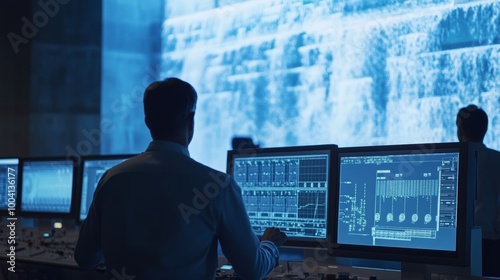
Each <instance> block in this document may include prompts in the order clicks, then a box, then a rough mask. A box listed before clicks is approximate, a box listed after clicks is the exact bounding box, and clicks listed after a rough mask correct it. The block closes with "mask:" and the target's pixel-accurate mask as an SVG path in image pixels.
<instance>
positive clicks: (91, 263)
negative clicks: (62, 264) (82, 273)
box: [75, 195, 104, 270]
mask: <svg viewBox="0 0 500 280" xmlns="http://www.w3.org/2000/svg"><path fill="white" fill-rule="evenodd" d="M95 198H96V196H95V195H94V201H92V204H91V205H90V209H89V212H88V215H87V218H86V219H85V221H83V223H82V225H81V227H80V235H79V236H78V241H77V243H76V247H75V261H76V263H77V264H78V266H79V267H80V268H81V269H85V270H90V269H95V268H97V267H98V266H99V265H101V264H103V263H104V256H103V252H102V246H101V244H102V243H101V229H100V222H99V221H100V219H99V217H98V214H97V211H96V205H95Z"/></svg>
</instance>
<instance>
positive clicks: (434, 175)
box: [330, 143, 474, 266]
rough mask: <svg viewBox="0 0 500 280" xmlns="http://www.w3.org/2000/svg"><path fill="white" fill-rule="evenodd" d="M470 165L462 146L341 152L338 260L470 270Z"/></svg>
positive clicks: (335, 229)
mask: <svg viewBox="0 0 500 280" xmlns="http://www.w3.org/2000/svg"><path fill="white" fill-rule="evenodd" d="M468 160H470V161H473V160H474V159H473V158H472V157H469V155H468V150H467V146H466V145H460V144H459V143H440V144H425V145H397V146H375V147H358V148H340V149H339V153H338V180H337V184H335V193H336V195H335V196H334V197H332V198H334V200H331V201H330V204H331V205H335V206H334V207H333V208H334V209H335V218H336V219H332V221H333V223H332V230H331V231H332V233H333V235H332V236H333V240H332V242H333V243H334V244H335V247H336V249H334V250H333V254H334V255H338V256H348V257H356V258H364V259H382V260H394V261H401V262H414V263H433V264H442V265H459V266H465V265H467V262H468V261H469V260H468V259H467V256H466V254H467V252H468V248H467V244H466V243H467V242H466V240H467V239H468V234H469V231H470V226H471V224H472V218H471V213H472V211H471V201H472V200H471V195H472V194H471V190H472V189H473V186H470V187H468V185H470V184H471V181H468V177H469V179H471V178H472V177H473V176H470V175H469V174H468V170H469V169H473V168H469V167H470V166H469V162H468ZM470 171H473V170H470ZM467 227H469V229H468V230H469V231H468V230H467ZM468 242H469V243H468V244H470V241H468Z"/></svg>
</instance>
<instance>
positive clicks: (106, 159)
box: [79, 155, 132, 221]
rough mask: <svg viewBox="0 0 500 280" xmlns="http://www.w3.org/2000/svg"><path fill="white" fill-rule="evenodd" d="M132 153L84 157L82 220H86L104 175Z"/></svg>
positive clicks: (81, 202)
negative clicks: (95, 192) (98, 184)
mask: <svg viewBox="0 0 500 280" xmlns="http://www.w3.org/2000/svg"><path fill="white" fill-rule="evenodd" d="M130 157H132V155H120V156H95V157H84V158H82V163H81V166H82V172H81V174H82V176H81V178H80V180H81V182H80V183H81V196H80V214H79V219H80V221H83V220H85V218H86V217H87V213H88V211H89V208H90V204H91V203H92V198H93V196H94V191H95V189H96V187H97V183H98V182H99V180H100V179H101V177H102V175H103V174H104V173H105V172H106V171H107V170H108V169H110V168H111V167H113V166H115V165H117V164H119V163H121V162H123V161H125V160H126V159H128V158H130Z"/></svg>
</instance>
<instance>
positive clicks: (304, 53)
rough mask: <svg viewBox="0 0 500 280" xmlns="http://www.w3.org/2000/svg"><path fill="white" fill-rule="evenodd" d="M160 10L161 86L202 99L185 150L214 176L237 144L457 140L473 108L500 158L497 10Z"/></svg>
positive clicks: (259, 6) (448, 5) (315, 2)
mask: <svg viewBox="0 0 500 280" xmlns="http://www.w3.org/2000/svg"><path fill="white" fill-rule="evenodd" d="M165 3H166V4H165V5H166V7H165V10H166V11H167V12H166V15H165V18H166V20H165V22H164V24H163V33H162V34H161V37H162V67H161V69H162V71H161V77H166V76H177V77H180V78H182V79H185V80H187V81H189V82H190V83H192V84H193V86H194V87H195V88H196V89H197V90H198V93H199V104H198V108H197V113H196V130H195V137H194V140H193V142H192V143H191V145H190V151H191V155H192V156H193V158H195V159H197V160H199V161H201V162H203V163H205V164H207V165H209V166H212V167H215V168H218V169H220V170H224V169H225V153H226V150H228V149H230V143H231V138H232V137H233V136H235V135H250V136H252V137H254V140H256V142H258V143H259V144H261V146H263V147H271V146H295V145H309V144H328V143H335V144H338V145H340V146H359V145H379V144H399V143H427V142H450V141H457V137H456V128H455V117H456V113H457V112H458V109H459V108H460V107H463V106H466V105H468V104H469V103H475V104H478V105H479V106H480V107H482V108H483V109H484V110H485V111H486V112H487V113H488V115H489V117H490V126H489V132H488V133H487V136H486V139H485V143H486V144H487V145H488V146H490V147H492V148H496V149H499V148H500V141H499V140H500V111H499V110H498V107H499V105H500V79H498V77H500V45H499V42H500V36H499V27H500V1H465V0H461V1H449V0H426V1H403V0H396V1H361V0H357V1H346V0H341V1H324V0H308V1H306V0H304V1H291V0H254V1H215V2H214V3H217V4H215V5H219V7H214V4H213V3H212V2H206V3H205V2H204V3H205V4H200V5H196V3H200V2H199V1H194V0H186V1H180V2H177V1H166V2H165ZM159 36H160V35H159ZM137 131H139V130H137ZM136 133H137V134H139V133H143V132H136ZM137 137H139V136H136V138H137ZM116 141H117V142H118V141H119V140H116ZM141 145H142V144H141ZM129 148H130V149H131V150H137V149H140V150H143V149H144V147H143V146H141V147H135V146H134V147H129Z"/></svg>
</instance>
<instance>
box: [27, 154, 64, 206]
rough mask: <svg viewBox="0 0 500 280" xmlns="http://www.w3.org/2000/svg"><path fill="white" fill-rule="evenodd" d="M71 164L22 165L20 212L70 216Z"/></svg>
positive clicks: (35, 163)
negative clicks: (66, 214) (67, 214)
mask: <svg viewBox="0 0 500 280" xmlns="http://www.w3.org/2000/svg"><path fill="white" fill-rule="evenodd" d="M72 191H73V162H72V161H65V160H61V161H52V160H51V161H25V162H23V175H22V193H21V211H27V212H45V213H70V210H71V195H72Z"/></svg>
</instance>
